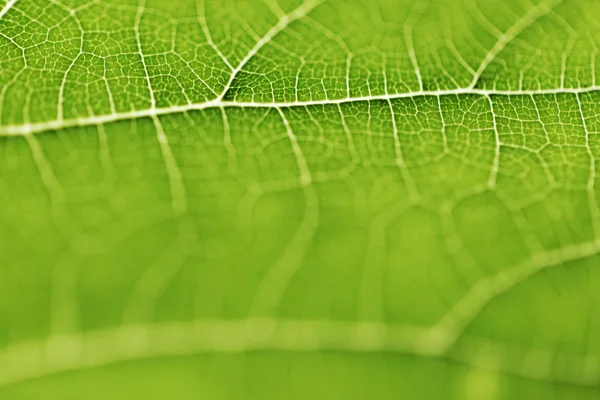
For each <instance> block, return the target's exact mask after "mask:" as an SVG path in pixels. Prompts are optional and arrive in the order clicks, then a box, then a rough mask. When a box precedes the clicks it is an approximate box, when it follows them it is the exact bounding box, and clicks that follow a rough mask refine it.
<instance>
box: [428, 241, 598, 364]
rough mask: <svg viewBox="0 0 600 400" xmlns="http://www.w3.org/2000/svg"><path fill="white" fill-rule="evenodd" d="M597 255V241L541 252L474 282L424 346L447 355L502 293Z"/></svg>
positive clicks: (438, 324)
mask: <svg viewBox="0 0 600 400" xmlns="http://www.w3.org/2000/svg"><path fill="white" fill-rule="evenodd" d="M599 253H600V238H598V239H595V240H590V241H587V242H582V243H577V244H573V245H569V246H565V247H562V248H558V249H555V250H548V251H543V252H540V253H538V254H533V255H532V256H531V257H529V258H527V259H526V260H524V261H523V262H521V263H519V264H517V265H515V266H513V267H511V268H508V269H506V270H502V271H500V272H499V273H497V274H496V275H495V276H492V277H489V278H485V279H483V280H481V281H479V282H477V283H475V284H474V285H473V286H472V287H471V289H470V290H469V292H468V293H467V294H466V295H465V296H463V298H462V299H460V300H459V301H458V302H457V303H456V304H455V305H454V306H453V307H452V308H451V309H450V311H448V312H447V313H446V315H444V317H443V318H441V319H440V321H439V322H438V323H436V324H435V325H434V326H433V327H432V328H431V331H430V333H429V335H428V336H429V338H428V339H427V340H426V341H425V342H424V344H426V345H428V346H429V347H432V348H435V347H437V348H438V352H439V353H440V354H441V353H444V352H447V351H448V350H449V349H450V348H452V346H453V345H454V344H455V343H456V341H457V340H458V338H459V337H460V336H461V335H462V334H463V333H464V331H465V329H466V328H467V326H468V325H469V324H470V323H471V322H472V321H474V320H475V318H477V316H478V315H479V314H481V312H482V311H483V309H484V308H485V307H486V306H487V305H488V304H490V303H491V302H492V301H493V300H495V299H496V298H498V297H499V296H501V295H502V294H504V293H506V292H508V291H509V290H511V289H513V288H515V287H516V286H518V285H519V284H521V283H523V282H525V281H526V280H528V279H529V278H531V277H533V276H534V275H536V274H538V273H540V272H541V271H544V270H547V269H549V268H552V267H555V266H558V265H564V264H566V263H569V262H572V261H576V260H579V259H584V258H587V257H591V256H594V255H597V254H599ZM436 345H437V346H436Z"/></svg>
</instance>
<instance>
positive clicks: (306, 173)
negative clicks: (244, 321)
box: [251, 108, 319, 317]
mask: <svg viewBox="0 0 600 400" xmlns="http://www.w3.org/2000/svg"><path fill="white" fill-rule="evenodd" d="M277 112H278V113H279V116H280V117H281V120H282V121H283V124H284V126H285V130H286V134H287V137H288V139H289V141H290V144H291V147H292V151H293V153H294V157H295V159H296V164H297V167H298V173H299V174H300V185H301V187H302V192H303V194H304V215H303V217H302V221H301V222H300V224H299V225H298V228H297V229H296V232H295V233H294V236H293V237H292V240H291V241H290V243H289V245H288V246H287V247H286V248H285V250H284V251H283V253H282V254H281V256H280V257H279V259H278V260H277V261H276V262H275V264H274V265H273V266H272V267H271V268H270V269H269V271H267V273H266V275H265V277H264V279H263V280H262V282H261V283H260V285H259V287H258V289H257V291H256V295H255V297H254V299H253V302H252V307H251V313H252V315H253V316H259V317H273V316H276V315H277V307H278V306H279V304H280V303H281V299H282V298H283V296H284V294H285V291H286V289H287V287H288V286H289V284H290V281H291V280H292V278H293V277H294V276H295V275H296V273H297V272H298V270H299V269H300V268H301V267H302V263H303V262H304V260H305V258H306V254H307V252H308V251H309V249H310V246H311V244H312V241H313V238H314V236H315V233H316V231H317V227H318V225H319V197H318V196H317V192H316V190H315V188H314V186H313V185H312V180H313V179H312V176H311V172H310V169H309V167H308V163H307V161H306V158H305V157H304V154H303V152H302V148H301V147H300V144H299V143H298V139H297V137H296V135H295V134H294V131H293V129H292V127H291V125H290V123H289V121H288V119H287V117H286V116H285V114H284V113H283V111H282V110H281V109H280V108H277Z"/></svg>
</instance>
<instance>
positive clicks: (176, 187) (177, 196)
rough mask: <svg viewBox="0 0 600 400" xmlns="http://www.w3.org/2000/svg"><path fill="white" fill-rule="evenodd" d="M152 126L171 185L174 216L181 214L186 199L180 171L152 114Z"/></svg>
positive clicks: (158, 123) (184, 209)
mask: <svg viewBox="0 0 600 400" xmlns="http://www.w3.org/2000/svg"><path fill="white" fill-rule="evenodd" d="M152 120H153V122H154V127H155V129H156V137H157V140H158V143H159V145H160V150H161V152H162V156H163V160H164V162H165V168H166V170H167V176H168V177H169V186H170V187H171V201H172V206H173V211H174V213H175V216H181V215H183V214H185V212H186V211H187V199H186V193H185V187H184V185H183V179H182V177H181V171H180V170H179V167H178V166H177V161H176V160H175V156H174V155H173V151H172V150H171V145H170V144H169V139H168V137H167V135H166V134H165V131H164V129H163V126H162V124H161V122H160V120H159V119H158V117H157V116H156V115H154V116H152Z"/></svg>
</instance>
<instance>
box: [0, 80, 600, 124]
mask: <svg viewBox="0 0 600 400" xmlns="http://www.w3.org/2000/svg"><path fill="white" fill-rule="evenodd" d="M595 91H600V86H590V87H584V88H571V89H568V88H566V89H539V90H494V89H489V90H488V89H469V88H457V89H450V90H432V91H417V92H406V93H397V94H383V95H374V96H365V97H349V98H342V99H327V100H309V101H294V102H278V103H256V102H242V101H227V100H222V99H213V100H209V101H206V102H203V103H191V104H183V105H176V106H170V107H156V108H149V109H143V110H134V111H127V112H118V113H111V114H105V115H92V116H86V117H80V118H70V119H63V120H62V121H59V120H53V121H44V122H35V123H26V124H21V125H4V126H0V136H22V135H29V134H35V133H41V132H46V131H52V130H60V129H65V128H71V127H78V126H82V127H83V126H90V125H98V124H107V123H110V122H116V121H123V120H129V119H137V118H144V117H155V116H161V115H169V114H177V113H185V112H188V111H195V110H205V109H209V108H222V107H234V108H243V107H246V108H289V107H311V106H327V105H331V104H334V105H337V104H344V103H352V102H361V101H388V100H394V99H403V98H414V97H420V96H452V95H476V96H532V95H559V94H573V95H578V94H583V93H589V92H595Z"/></svg>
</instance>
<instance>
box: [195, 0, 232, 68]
mask: <svg viewBox="0 0 600 400" xmlns="http://www.w3.org/2000/svg"><path fill="white" fill-rule="evenodd" d="M196 8H197V12H198V22H199V23H200V27H201V28H202V32H203V33H204V36H205V37H206V42H207V43H208V45H209V46H210V47H211V48H212V49H213V50H214V51H215V53H217V55H218V56H219V57H220V58H221V60H223V62H224V63H225V65H227V67H228V68H229V69H230V70H232V71H233V70H234V68H233V66H232V65H231V64H230V63H229V60H228V59H227V57H225V55H224V54H223V53H222V52H221V50H220V49H219V47H218V46H217V45H216V44H215V42H214V41H213V38H212V35H211V33H210V29H209V27H208V23H207V22H206V7H205V4H204V0H198V1H197V4H196Z"/></svg>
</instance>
